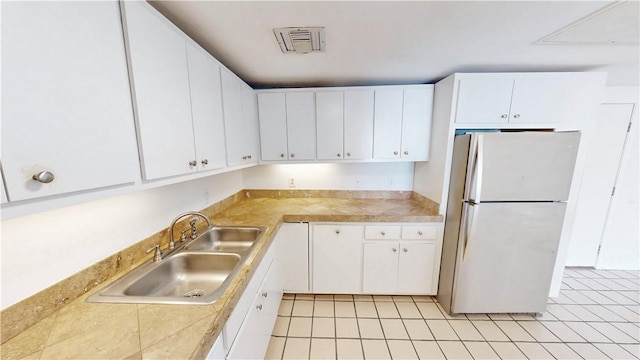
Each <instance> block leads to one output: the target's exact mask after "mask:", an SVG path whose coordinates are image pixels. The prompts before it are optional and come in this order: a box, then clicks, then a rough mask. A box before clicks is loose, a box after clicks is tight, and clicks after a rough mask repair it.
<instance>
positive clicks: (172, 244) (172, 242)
mask: <svg viewBox="0 0 640 360" xmlns="http://www.w3.org/2000/svg"><path fill="white" fill-rule="evenodd" d="M185 216H199V217H201V218H203V219H204V220H205V221H206V222H207V226H208V228H210V227H211V221H209V218H208V217H207V216H206V215H204V214H203V213H201V212H198V211H188V212H186V213H183V214H180V215H178V216H177V217H176V218H175V219H173V221H172V222H171V225H170V226H169V232H170V233H171V237H170V239H171V240H170V241H169V249H173V248H175V247H176V242H175V240H174V237H173V228H174V226H175V225H176V223H177V222H178V221H179V220H180V219H182V218H183V217H185ZM189 224H190V225H191V238H192V239H195V238H196V237H197V230H196V220H195V219H194V220H191V221H190V222H189ZM181 241H183V240H181Z"/></svg>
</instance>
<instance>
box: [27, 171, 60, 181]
mask: <svg viewBox="0 0 640 360" xmlns="http://www.w3.org/2000/svg"><path fill="white" fill-rule="evenodd" d="M31 178H32V179H33V180H35V181H37V182H41V183H43V184H48V183H50V182H52V181H53V179H55V176H54V175H53V173H52V172H50V171H41V172H39V173H37V174H35V175H33V176H32V177H31Z"/></svg>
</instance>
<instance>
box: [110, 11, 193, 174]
mask: <svg viewBox="0 0 640 360" xmlns="http://www.w3.org/2000/svg"><path fill="white" fill-rule="evenodd" d="M123 9H124V14H125V19H126V29H127V32H126V34H127V40H128V47H129V56H130V62H131V70H132V71H131V78H132V82H133V88H134V89H135V106H136V115H137V124H138V137H139V146H140V151H141V153H142V163H143V170H144V176H145V179H147V180H151V179H158V178H163V177H168V176H173V175H181V174H187V173H190V172H194V171H196V170H197V166H196V155H195V151H194V147H193V124H192V118H191V99H190V95H189V73H188V65H187V53H186V41H185V38H184V35H183V34H181V33H180V32H179V31H178V30H177V28H175V27H174V26H172V25H171V24H170V23H169V22H168V21H167V20H166V19H165V18H164V17H162V15H160V14H159V13H158V12H157V11H156V10H155V9H153V8H152V7H151V6H150V5H148V4H146V3H142V2H133V1H127V2H124V3H123Z"/></svg>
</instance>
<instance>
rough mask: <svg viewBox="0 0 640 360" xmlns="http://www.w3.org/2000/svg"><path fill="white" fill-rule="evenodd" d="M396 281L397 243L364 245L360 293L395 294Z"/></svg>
mask: <svg viewBox="0 0 640 360" xmlns="http://www.w3.org/2000/svg"><path fill="white" fill-rule="evenodd" d="M397 279H398V242H397V241H381V242H367V243H365V244H364V258H363V270H362V292H363V293H365V294H395V293H396V288H397V286H396V284H397Z"/></svg>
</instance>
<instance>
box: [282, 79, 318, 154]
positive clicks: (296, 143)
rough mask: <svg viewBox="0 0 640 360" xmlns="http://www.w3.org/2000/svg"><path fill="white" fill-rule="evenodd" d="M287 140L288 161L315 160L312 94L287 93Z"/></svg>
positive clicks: (314, 113) (314, 124) (314, 119)
mask: <svg viewBox="0 0 640 360" xmlns="http://www.w3.org/2000/svg"><path fill="white" fill-rule="evenodd" d="M286 99H287V139H288V149H289V159H290V160H314V159H315V158H316V112H315V98H314V94H313V93H312V92H296V93H287V94H286Z"/></svg>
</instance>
